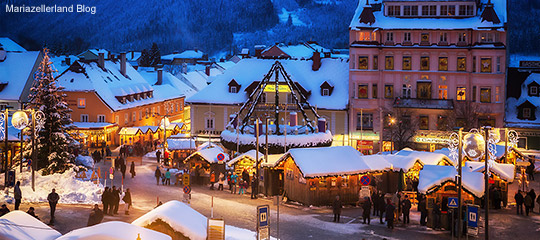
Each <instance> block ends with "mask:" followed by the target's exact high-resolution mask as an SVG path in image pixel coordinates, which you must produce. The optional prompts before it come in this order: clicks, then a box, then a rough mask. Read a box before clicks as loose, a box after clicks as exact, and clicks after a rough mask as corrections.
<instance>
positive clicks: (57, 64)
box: [51, 55, 79, 73]
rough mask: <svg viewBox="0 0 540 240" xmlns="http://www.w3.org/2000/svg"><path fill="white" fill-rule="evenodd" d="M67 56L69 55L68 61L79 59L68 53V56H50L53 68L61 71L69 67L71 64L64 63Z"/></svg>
mask: <svg viewBox="0 0 540 240" xmlns="http://www.w3.org/2000/svg"><path fill="white" fill-rule="evenodd" d="M68 57H69V61H70V63H73V62H75V61H77V60H79V58H78V57H77V56H75V55H69V56H65V55H62V56H57V57H51V62H52V63H53V65H54V68H55V69H56V70H57V71H58V73H63V72H64V71H66V70H67V69H68V68H69V66H71V64H70V65H67V64H66V58H68Z"/></svg>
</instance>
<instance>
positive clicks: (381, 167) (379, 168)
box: [361, 155, 392, 172]
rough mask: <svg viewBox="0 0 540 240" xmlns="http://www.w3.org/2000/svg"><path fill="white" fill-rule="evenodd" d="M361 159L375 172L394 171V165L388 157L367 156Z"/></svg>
mask: <svg viewBox="0 0 540 240" xmlns="http://www.w3.org/2000/svg"><path fill="white" fill-rule="evenodd" d="M361 159H362V160H363V161H364V162H365V163H366V164H367V165H368V166H369V168H370V170H371V171H373V172H383V171H388V170H391V169H392V164H391V163H390V161H388V159H389V158H388V156H386V155H365V156H361Z"/></svg>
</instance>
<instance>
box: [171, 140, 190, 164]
mask: <svg viewBox="0 0 540 240" xmlns="http://www.w3.org/2000/svg"><path fill="white" fill-rule="evenodd" d="M167 150H168V151H169V152H171V154H172V156H173V165H176V164H179V163H180V162H183V161H184V159H186V158H187V157H188V156H189V155H191V154H193V153H194V152H195V151H196V150H197V145H196V144H195V140H193V139H191V138H168V139H167Z"/></svg>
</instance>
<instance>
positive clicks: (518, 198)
mask: <svg viewBox="0 0 540 240" xmlns="http://www.w3.org/2000/svg"><path fill="white" fill-rule="evenodd" d="M514 200H515V201H516V214H517V215H520V214H521V215H523V201H524V199H523V194H521V190H518V192H517V193H516V195H514Z"/></svg>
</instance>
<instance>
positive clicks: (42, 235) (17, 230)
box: [0, 210, 62, 240]
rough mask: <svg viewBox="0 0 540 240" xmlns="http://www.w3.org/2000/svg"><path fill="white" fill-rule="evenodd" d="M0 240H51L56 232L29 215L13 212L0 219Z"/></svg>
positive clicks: (17, 211) (55, 235)
mask: <svg viewBox="0 0 540 240" xmlns="http://www.w3.org/2000/svg"><path fill="white" fill-rule="evenodd" d="M0 225H2V227H0V239H4V240H53V239H56V238H58V237H60V236H61V235H62V234H60V233H59V232H58V231H56V230H54V229H52V228H51V227H49V226H47V225H46V224H45V223H43V222H41V221H39V220H37V219H36V218H35V217H33V216H30V215H29V214H27V213H25V212H23V211H19V210H15V211H11V212H9V213H7V214H6V215H4V216H2V217H0Z"/></svg>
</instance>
